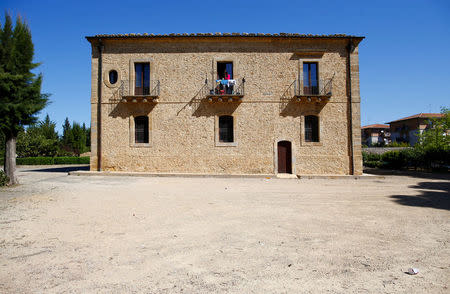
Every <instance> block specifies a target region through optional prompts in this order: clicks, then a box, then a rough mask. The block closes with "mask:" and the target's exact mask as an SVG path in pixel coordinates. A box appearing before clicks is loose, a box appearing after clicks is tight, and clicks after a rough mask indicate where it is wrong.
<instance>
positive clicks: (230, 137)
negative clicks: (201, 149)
mask: <svg viewBox="0 0 450 294" xmlns="http://www.w3.org/2000/svg"><path fill="white" fill-rule="evenodd" d="M219 142H224V143H232V142H234V134H233V117H232V116H231V115H222V116H220V117H219Z"/></svg>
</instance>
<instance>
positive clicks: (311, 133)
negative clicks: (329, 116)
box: [305, 115, 319, 142]
mask: <svg viewBox="0 0 450 294" xmlns="http://www.w3.org/2000/svg"><path fill="white" fill-rule="evenodd" d="M305 142H319V117H318V116H315V115H308V116H305Z"/></svg>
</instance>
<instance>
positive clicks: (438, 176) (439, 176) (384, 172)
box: [364, 167, 450, 181]
mask: <svg viewBox="0 0 450 294" xmlns="http://www.w3.org/2000/svg"><path fill="white" fill-rule="evenodd" d="M364 173H366V174H371V175H380V176H406V177H413V178H420V179H435V180H448V181H450V173H440V172H433V173H431V172H429V173H427V172H419V171H413V170H390V169H379V168H369V167H364Z"/></svg>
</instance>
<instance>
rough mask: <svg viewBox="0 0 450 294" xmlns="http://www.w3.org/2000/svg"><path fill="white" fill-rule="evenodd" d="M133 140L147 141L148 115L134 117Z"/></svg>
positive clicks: (137, 141)
mask: <svg viewBox="0 0 450 294" xmlns="http://www.w3.org/2000/svg"><path fill="white" fill-rule="evenodd" d="M134 141H135V143H148V142H149V141H148V116H137V117H135V118H134Z"/></svg>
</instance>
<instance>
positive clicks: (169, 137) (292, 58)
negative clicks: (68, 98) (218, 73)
mask: <svg viewBox="0 0 450 294" xmlns="http://www.w3.org/2000/svg"><path fill="white" fill-rule="evenodd" d="M346 45H347V41H346V40H333V39H331V40H329V39H326V40H289V39H288V40H273V39H270V38H268V39H258V40H251V39H250V40H249V39H248V38H247V39H245V40H239V39H238V38H233V39H232V40H231V39H230V40H226V39H221V40H217V41H215V40H202V39H201V38H196V39H192V40H183V39H176V38H174V39H164V40H158V39H152V40H106V41H104V53H103V58H102V60H103V69H104V70H103V74H102V76H103V77H104V79H105V81H103V82H102V100H101V116H102V121H101V128H102V129H101V145H102V152H101V162H102V170H121V171H150V172H174V173H175V172H177V173H178V172H180V173H181V172H185V173H214V174H272V173H276V165H277V163H276V152H277V150H276V146H277V142H278V141H280V140H288V141H291V142H292V149H293V150H292V152H293V173H296V174H349V173H350V168H351V164H350V157H349V155H350V151H349V150H350V148H349V133H348V130H349V117H348V109H349V105H348V96H347V87H346V80H347V78H346V68H347V61H348V59H347V53H346ZM317 52H319V54H318V53H317ZM357 57H358V50H357V49H356V50H355V51H354V52H353V53H352V62H351V71H352V76H353V79H352V98H353V105H352V107H353V126H352V128H353V141H354V145H353V151H354V160H355V163H354V167H355V174H361V173H362V157H361V134H360V109H359V104H360V96H359V68H358V58H357ZM136 60H147V61H149V62H151V69H150V71H151V78H152V79H153V80H159V81H160V91H161V92H160V97H159V99H158V102H157V103H154V104H151V103H145V104H144V103H136V104H133V103H119V102H118V98H120V95H119V94H120V91H119V87H118V85H120V83H117V85H116V86H115V85H110V84H109V83H108V82H107V81H106V79H107V72H108V71H109V70H111V69H115V70H117V71H118V72H119V80H132V79H133V76H132V75H133V72H132V64H133V61H136ZM217 60H229V61H233V66H234V79H236V80H238V81H240V80H241V79H242V78H245V80H246V83H245V96H244V97H243V100H242V102H241V103H236V102H233V103H228V102H223V103H218V102H213V103H209V102H207V101H206V100H205V99H204V98H205V97H204V95H203V92H202V88H203V87H204V83H205V79H208V80H211V79H215V66H214V64H215V62H216V61H217ZM312 60H314V61H317V62H319V78H320V79H328V78H333V95H332V97H331V99H330V100H329V101H326V102H324V101H321V102H307V101H302V102H296V101H294V100H292V99H291V98H292V94H293V93H292V82H293V81H294V80H295V79H298V78H299V73H301V69H302V62H303V61H312ZM130 61H131V62H130ZM97 69H98V53H97V50H96V48H95V44H94V46H93V51H92V93H91V105H92V112H91V114H92V138H91V142H92V148H91V150H92V157H91V169H92V170H97V168H98V166H97V133H98V132H97V107H98V103H97V102H98V98H97ZM290 99H291V100H290ZM223 114H227V115H233V117H234V118H235V134H236V144H235V146H225V147H224V146H218V145H217V144H216V132H217V129H216V125H217V119H218V116H219V115H223ZM310 114H314V115H318V116H319V119H320V128H319V130H320V142H318V143H311V142H305V141H304V140H303V138H304V117H305V116H306V115H310ZM137 115H148V116H149V121H150V143H149V144H148V145H147V146H137V145H135V144H133V132H132V129H133V128H132V124H133V117H134V116H137Z"/></svg>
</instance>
